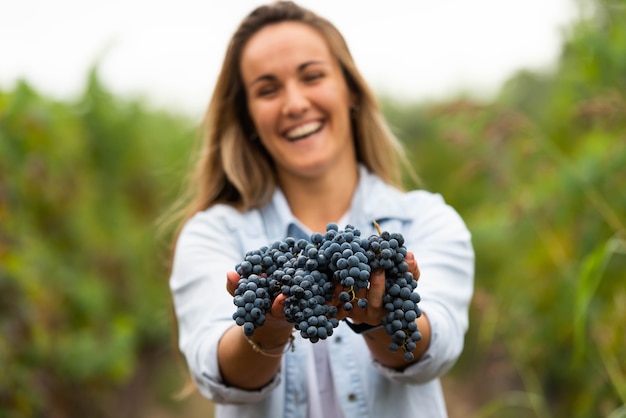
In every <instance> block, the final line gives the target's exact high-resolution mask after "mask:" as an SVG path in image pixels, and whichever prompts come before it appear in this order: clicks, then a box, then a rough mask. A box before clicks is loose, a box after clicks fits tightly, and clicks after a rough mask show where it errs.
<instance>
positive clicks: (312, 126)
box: [285, 121, 323, 141]
mask: <svg viewBox="0 0 626 418" xmlns="http://www.w3.org/2000/svg"><path fill="white" fill-rule="evenodd" d="M322 125H323V123H322V122H320V121H313V122H307V123H304V124H302V125H298V126H296V127H295V128H293V129H290V130H288V131H287V132H286V133H285V137H286V138H287V139H289V140H290V141H297V140H299V139H302V138H306V137H308V136H310V135H312V134H314V133H316V132H318V131H319V130H320V129H322Z"/></svg>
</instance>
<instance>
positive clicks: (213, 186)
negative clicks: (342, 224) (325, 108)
mask: <svg viewBox="0 0 626 418" xmlns="http://www.w3.org/2000/svg"><path fill="white" fill-rule="evenodd" d="M285 21H294V22H300V23H303V24H306V25H309V26H311V27H312V28H313V29H315V30H317V31H318V32H319V33H320V34H321V35H322V36H323V37H324V39H325V40H326V41H327V43H328V46H329V49H330V51H331V54H332V55H334V56H335V57H336V58H337V60H338V62H339V65H340V67H341V69H342V71H343V74H344V77H345V80H346V83H347V85H348V88H349V90H350V91H351V92H352V93H353V94H355V96H356V97H357V103H358V105H357V106H356V107H355V108H354V109H353V111H352V128H353V136H354V140H355V145H356V152H357V159H358V161H359V162H360V163H362V164H363V165H365V166H366V167H367V168H368V169H369V170H370V171H372V172H373V173H375V174H377V175H378V176H380V177H381V178H382V179H383V180H384V181H386V182H388V183H390V184H393V185H395V186H396V187H398V188H400V187H401V175H402V172H401V165H400V164H399V163H400V162H401V160H402V155H403V153H402V147H401V144H400V142H399V141H398V140H397V138H396V137H395V136H394V135H393V133H392V132H391V130H390V129H389V127H388V125H387V123H386V121H385V120H384V118H383V115H382V113H381V111H380V108H379V105H378V102H377V100H376V97H375V96H374V93H373V92H372V90H371V89H370V87H369V86H368V85H367V83H366V82H365V80H364V79H363V77H362V76H361V74H360V72H359V71H358V69H357V68H356V65H355V63H354V60H353V58H352V55H351V53H350V51H349V48H348V46H347V44H346V42H345V40H344V38H343V36H342V35H341V33H340V32H339V31H338V30H337V28H336V27H335V26H334V25H333V24H332V23H330V22H329V21H328V20H326V19H324V18H322V17H320V16H318V15H316V14H315V13H314V12H312V11H310V10H308V9H306V8H303V7H300V6H298V5H296V4H295V3H294V2H291V1H279V2H275V3H271V4H268V5H264V6H260V7H258V8H256V9H255V10H253V11H252V12H251V13H250V14H249V15H248V16H247V17H246V18H245V19H244V20H243V21H242V22H241V24H240V26H239V27H238V29H237V30H236V31H235V33H234V35H233V36H232V38H231V40H230V43H229V45H228V48H227V51H226V55H225V57H224V62H223V65H222V69H221V72H220V74H219V76H218V79H217V83H216V85H215V89H214V92H213V96H212V98H211V101H210V103H209V106H208V109H207V111H206V114H205V116H204V120H203V129H202V131H203V133H204V134H203V136H202V138H201V142H200V143H199V146H200V149H199V150H198V152H197V153H196V156H197V157H196V158H197V160H196V163H195V169H194V170H193V172H192V173H191V177H190V178H189V184H188V186H189V187H188V189H187V191H186V194H185V195H184V196H183V197H182V198H181V199H180V200H179V202H178V208H179V210H178V213H177V216H176V217H177V219H178V220H182V222H181V223H180V224H179V228H180V227H182V225H183V224H184V222H185V221H187V220H188V219H189V218H190V217H191V216H193V215H194V214H195V213H197V212H199V211H202V210H205V209H207V208H209V207H211V206H212V205H214V204H217V203H225V204H229V205H232V206H233V207H235V208H237V209H238V210H240V211H246V210H250V209H253V208H258V207H261V206H263V205H264V204H266V203H267V202H268V201H269V199H270V198H271V196H272V194H273V191H274V188H275V187H276V178H275V170H274V163H273V161H272V159H271V158H270V156H269V154H268V153H267V152H266V151H265V149H264V148H263V146H262V145H261V142H260V141H252V140H250V138H251V137H252V136H253V135H254V134H255V130H254V126H253V123H252V120H251V118H250V116H249V113H248V108H247V102H246V92H245V89H244V85H243V83H242V79H241V73H240V59H241V53H242V50H243V48H244V46H245V45H246V43H247V41H248V40H249V39H250V38H251V37H252V36H253V35H254V34H255V33H257V32H258V31H259V30H260V29H262V28H263V27H265V26H267V25H271V24H275V23H280V22H285ZM403 162H405V161H403ZM405 163H406V162H405ZM407 167H409V168H410V166H409V165H408V164H407Z"/></svg>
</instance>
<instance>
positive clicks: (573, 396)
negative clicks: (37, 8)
mask: <svg viewBox="0 0 626 418" xmlns="http://www.w3.org/2000/svg"><path fill="white" fill-rule="evenodd" d="M624 21H626V7H625V5H624V4H623V2H618V1H613V2H609V1H605V2H602V3H601V4H599V6H598V11H597V13H596V14H594V15H593V16H592V18H590V19H587V20H583V21H581V22H580V23H579V24H577V25H576V26H575V27H573V28H572V31H571V33H570V37H569V39H568V40H567V42H566V44H565V45H564V48H563V54H562V57H561V60H560V62H559V65H558V67H557V69H556V70H555V71H554V73H552V74H535V73H531V72H528V71H524V72H521V73H520V74H518V75H517V76H515V77H513V78H512V79H511V80H510V81H509V82H508V83H507V85H506V86H504V88H503V90H502V92H501V94H500V96H499V97H498V99H497V100H494V101H493V102H491V103H477V102H474V101H472V100H471V99H468V98H459V99H457V100H452V101H449V102H444V103H438V104H435V105H429V106H413V107H407V108H404V109H402V108H394V107H393V106H388V107H387V108H386V109H387V112H388V116H389V119H390V120H391V121H392V123H393V126H394V127H395V128H396V130H397V131H398V133H399V136H400V137H402V138H404V139H405V142H406V145H407V147H408V148H409V152H410V158H411V159H412V161H414V163H415V165H416V166H417V168H418V172H419V175H420V176H421V177H422V179H423V180H424V181H425V183H426V187H427V188H429V189H431V190H434V191H437V192H441V193H442V194H443V195H444V196H445V197H446V199H447V200H448V201H449V202H450V203H451V204H452V205H453V206H454V207H456V208H457V209H458V210H459V211H460V212H461V214H462V215H463V217H464V219H465V220H466V221H467V223H468V225H469V227H470V229H471V230H472V232H473V236H474V243H475V246H476V251H477V283H476V297H475V299H474V303H473V306H472V329H471V331H470V334H469V336H468V340H467V350H466V352H465V353H464V355H463V357H462V359H461V362H460V364H459V366H458V367H457V369H456V374H457V376H461V375H464V376H466V378H468V379H470V380H471V381H473V382H475V381H480V379H481V378H482V379H484V380H483V381H484V382H485V384H484V386H483V387H482V391H483V392H487V393H482V394H481V395H482V396H483V398H482V399H481V408H480V409H479V411H478V412H477V413H476V416H477V417H488V416H489V417H491V416H494V417H495V416H507V417H565V416H566V417H600V416H605V417H607V416H609V415H611V413H614V414H616V415H619V414H620V412H619V411H620V409H619V408H620V405H625V404H626V362H625V361H624V359H626V333H625V332H624V329H625V328H624V326H623V324H625V323H626V309H625V308H624V306H626V305H625V302H626V287H625V286H624V283H625V279H626V273H624V272H625V271H626V193H624V190H626V95H625V92H626V84H625V83H626V78H624V74H626V60H625V58H626V55H625V54H624V50H625V47H626V45H625V40H626V25H624V24H623V22H624ZM418 258H419V256H418ZM423 280H427V278H426V277H424V278H423ZM503 352H504V353H506V354H505V356H506V358H507V360H506V362H507V363H510V364H511V365H512V366H513V368H508V369H507V368H503V370H505V373H506V374H507V375H508V381H507V385H505V386H502V385H500V386H498V387H495V386H491V384H490V382H489V381H488V380H489V379H488V377H487V376H489V372H488V371H489V370H490V365H491V364H492V363H493V362H494V357H497V356H499V355H501V353H503ZM621 410H622V412H621V414H623V408H622V409H621Z"/></svg>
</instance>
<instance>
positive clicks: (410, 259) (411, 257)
mask: <svg viewBox="0 0 626 418" xmlns="http://www.w3.org/2000/svg"><path fill="white" fill-rule="evenodd" d="M404 261H406V263H407V264H408V265H409V272H410V273H411V274H412V275H413V277H414V278H415V280H419V277H420V270H419V267H418V265H417V260H416V259H415V254H413V252H412V251H407V254H406V257H404Z"/></svg>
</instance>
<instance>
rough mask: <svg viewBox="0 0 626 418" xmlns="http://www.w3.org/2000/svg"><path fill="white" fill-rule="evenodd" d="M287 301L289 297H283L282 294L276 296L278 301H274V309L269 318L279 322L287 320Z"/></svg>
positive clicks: (271, 310)
mask: <svg viewBox="0 0 626 418" xmlns="http://www.w3.org/2000/svg"><path fill="white" fill-rule="evenodd" d="M286 299H287V296H285V295H283V294H282V293H281V294H279V295H278V296H276V299H274V302H272V307H271V308H270V311H269V316H270V317H271V318H272V319H276V320H279V321H283V320H285V300H286Z"/></svg>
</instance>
